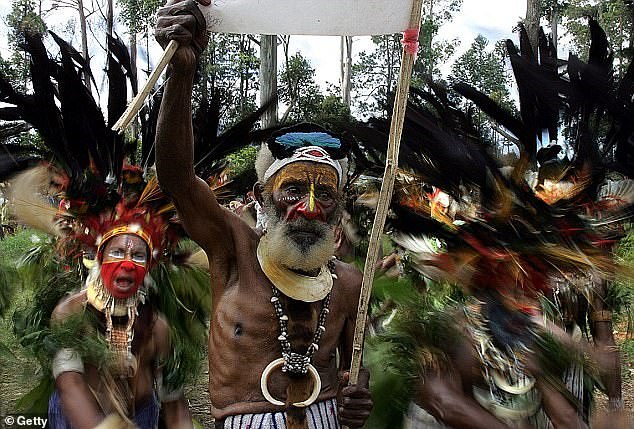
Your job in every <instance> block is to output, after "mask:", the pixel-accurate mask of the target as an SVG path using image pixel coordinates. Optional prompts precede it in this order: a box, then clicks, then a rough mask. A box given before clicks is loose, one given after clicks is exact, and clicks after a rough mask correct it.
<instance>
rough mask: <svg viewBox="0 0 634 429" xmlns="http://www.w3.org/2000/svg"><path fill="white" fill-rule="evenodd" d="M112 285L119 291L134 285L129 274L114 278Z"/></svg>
mask: <svg viewBox="0 0 634 429" xmlns="http://www.w3.org/2000/svg"><path fill="white" fill-rule="evenodd" d="M114 285H115V286H116V288H117V289H119V290H120V291H127V290H130V289H132V287H133V286H134V279H133V278H132V277H129V276H119V277H117V278H116V279H115V280H114Z"/></svg>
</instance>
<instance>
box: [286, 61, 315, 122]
mask: <svg viewBox="0 0 634 429" xmlns="http://www.w3.org/2000/svg"><path fill="white" fill-rule="evenodd" d="M278 88H279V89H278V95H279V98H280V101H282V102H284V103H286V104H287V105H288V106H289V109H290V113H289V114H288V116H287V119H288V120H289V121H290V122H299V121H308V120H310V119H311V118H313V117H315V116H316V115H317V114H318V113H319V108H320V106H321V103H322V102H323V100H324V96H323V94H322V93H321V89H320V88H319V85H318V84H317V82H315V69H314V68H313V67H312V66H311V64H310V61H309V60H308V59H306V58H305V57H304V56H303V55H302V54H301V53H299V52H297V53H296V54H295V55H293V56H291V57H289V59H288V63H287V64H285V66H284V67H283V68H282V71H281V72H280V73H279V83H278Z"/></svg>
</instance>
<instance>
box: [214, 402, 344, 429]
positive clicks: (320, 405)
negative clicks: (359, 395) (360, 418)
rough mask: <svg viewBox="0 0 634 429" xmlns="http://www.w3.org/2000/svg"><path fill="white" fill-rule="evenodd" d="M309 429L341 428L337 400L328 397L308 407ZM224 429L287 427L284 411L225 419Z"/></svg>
mask: <svg viewBox="0 0 634 429" xmlns="http://www.w3.org/2000/svg"><path fill="white" fill-rule="evenodd" d="M306 420H307V421H308V429H341V425H340V424H339V421H338V420H337V401H336V400H335V399H327V400H325V401H321V402H315V403H314V404H312V405H311V406H309V407H308V408H306ZM224 429H286V418H285V416H284V413H282V412H278V413H263V414H240V415H236V416H229V417H227V418H226V419H225V423H224Z"/></svg>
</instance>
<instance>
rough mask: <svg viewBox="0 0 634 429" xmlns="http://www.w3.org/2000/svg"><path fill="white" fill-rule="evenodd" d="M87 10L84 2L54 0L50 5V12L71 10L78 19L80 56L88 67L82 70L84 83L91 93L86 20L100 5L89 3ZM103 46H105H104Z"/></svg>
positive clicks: (79, 0) (82, 0)
mask: <svg viewBox="0 0 634 429" xmlns="http://www.w3.org/2000/svg"><path fill="white" fill-rule="evenodd" d="M90 6H91V7H90V8H88V5H87V2H84V0H55V2H53V3H52V7H51V10H58V9H73V10H74V11H75V12H76V13H77V16H78V18H79V36H80V39H81V55H82V57H83V58H84V61H85V62H86V64H87V65H88V67H85V68H84V81H85V82H86V88H88V90H89V91H91V88H92V82H91V76H90V70H89V66H90V52H89V51H88V19H89V18H90V17H91V16H92V15H93V14H95V12H96V11H97V8H98V7H100V5H98V4H97V5H95V3H94V2H91V3H90ZM104 45H105V44H104Z"/></svg>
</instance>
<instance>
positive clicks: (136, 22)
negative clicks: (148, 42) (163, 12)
mask: <svg viewBox="0 0 634 429" xmlns="http://www.w3.org/2000/svg"><path fill="white" fill-rule="evenodd" d="M117 4H118V5H119V7H120V8H121V14H120V15H119V17H120V20H121V21H122V22H123V23H124V24H125V26H126V27H128V29H129V30H130V31H131V32H134V33H147V32H148V30H149V29H150V28H152V27H154V25H155V24H156V11H157V10H158V8H159V7H161V5H162V4H163V2H162V1H161V0H117Z"/></svg>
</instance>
